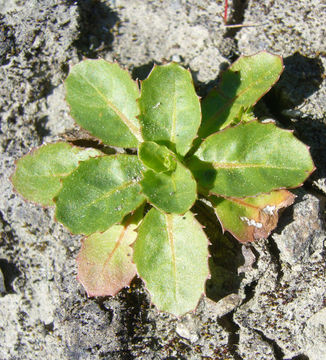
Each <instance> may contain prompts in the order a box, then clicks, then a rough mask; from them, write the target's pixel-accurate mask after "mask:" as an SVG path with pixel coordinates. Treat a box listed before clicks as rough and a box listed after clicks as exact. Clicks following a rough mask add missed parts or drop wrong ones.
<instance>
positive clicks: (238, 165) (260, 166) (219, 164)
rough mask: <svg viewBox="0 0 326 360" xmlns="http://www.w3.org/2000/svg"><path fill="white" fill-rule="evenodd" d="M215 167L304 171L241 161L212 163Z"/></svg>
mask: <svg viewBox="0 0 326 360" xmlns="http://www.w3.org/2000/svg"><path fill="white" fill-rule="evenodd" d="M211 164H212V165H213V167H214V169H238V168H266V169H279V170H296V171H302V169H298V168H291V167H282V166H277V165H266V164H250V163H247V164H241V163H219V162H212V163H211Z"/></svg>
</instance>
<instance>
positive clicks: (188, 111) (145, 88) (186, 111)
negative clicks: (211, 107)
mask: <svg viewBox="0 0 326 360" xmlns="http://www.w3.org/2000/svg"><path fill="white" fill-rule="evenodd" d="M139 105H140V110H141V115H140V116H139V120H140V122H141V124H142V134H143V137H144V139H145V140H150V141H151V140H153V141H155V142H157V143H160V144H164V145H167V146H168V147H170V148H173V144H175V148H176V151H177V153H179V154H180V155H185V154H186V153H187V151H188V150H189V149H190V147H191V144H192V141H193V139H194V138H195V137H196V134H197V130H198V127H199V125H200V120H201V114H200V104H199V99H198V97H197V95H196V93H195V89H194V86H193V82H192V77H191V74H190V72H188V71H187V70H185V69H184V68H182V67H181V66H179V65H177V64H174V63H172V64H168V65H163V66H156V67H155V68H154V69H153V70H152V72H151V74H150V75H149V77H148V78H147V79H146V80H145V81H143V83H142V87H141V97H140V99H139Z"/></svg>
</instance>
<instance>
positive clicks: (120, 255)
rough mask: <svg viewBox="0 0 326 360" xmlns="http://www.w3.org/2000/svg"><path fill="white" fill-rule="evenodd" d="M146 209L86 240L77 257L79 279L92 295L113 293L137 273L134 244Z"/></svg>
mask: <svg viewBox="0 0 326 360" xmlns="http://www.w3.org/2000/svg"><path fill="white" fill-rule="evenodd" d="M143 209H144V207H143V206H141V208H140V209H137V211H136V213H135V214H133V215H132V216H129V217H128V218H127V219H125V220H124V222H123V224H122V225H114V226H112V227H111V228H109V229H108V230H107V231H105V232H104V233H95V234H93V235H91V236H89V237H87V238H85V239H84V240H83V244H82V248H81V250H80V252H79V254H78V257H77V264H78V280H79V281H80V282H81V284H82V285H83V286H84V288H85V290H86V292H87V295H88V296H107V295H112V296H113V295H115V294H117V293H118V292H119V291H120V290H121V289H122V288H123V287H125V286H128V285H129V284H130V282H131V280H132V279H133V278H134V276H135V275H136V273H137V270H136V265H135V264H134V263H133V261H132V252H133V250H132V248H131V246H130V245H131V244H132V243H133V242H134V241H135V240H136V237H137V233H136V231H135V229H136V227H137V224H138V223H139V221H140V220H141V218H142V213H143Z"/></svg>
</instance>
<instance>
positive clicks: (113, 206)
mask: <svg viewBox="0 0 326 360" xmlns="http://www.w3.org/2000/svg"><path fill="white" fill-rule="evenodd" d="M141 170H142V165H141V163H140V161H139V160H138V158H137V156H133V155H121V154H120V155H111V156H103V157H100V158H96V159H90V160H88V161H85V162H83V163H81V164H80V166H79V167H78V168H77V169H76V170H75V171H74V172H73V173H72V174H71V175H69V176H68V177H66V178H65V179H64V180H63V185H62V189H61V191H60V192H59V194H58V195H57V197H56V199H55V202H56V206H57V209H56V218H57V220H58V221H60V222H61V223H63V224H64V225H65V226H67V228H68V229H69V230H70V231H71V232H72V233H74V234H86V235H89V234H92V233H95V232H101V231H105V230H107V229H108V228H109V227H111V226H112V225H113V224H115V223H118V222H120V221H121V220H122V219H123V217H124V216H125V215H127V214H128V213H129V212H131V211H133V210H135V209H136V208H137V207H138V206H139V205H140V204H141V203H142V202H143V201H144V200H145V198H144V196H143V195H141V194H140V190H141V187H140V185H139V181H140V179H141Z"/></svg>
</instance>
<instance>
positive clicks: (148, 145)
mask: <svg viewBox="0 0 326 360" xmlns="http://www.w3.org/2000/svg"><path fill="white" fill-rule="evenodd" d="M138 156H139V159H140V161H141V162H142V163H143V164H144V165H145V166H146V167H148V168H150V169H152V170H154V171H155V172H157V173H160V172H165V171H174V170H175V168H176V166H177V161H176V155H175V154H174V153H173V152H172V151H170V150H169V149H168V148H167V147H166V146H164V145H158V144H156V143H155V142H152V141H145V142H143V143H141V144H140V146H139V150H138Z"/></svg>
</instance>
